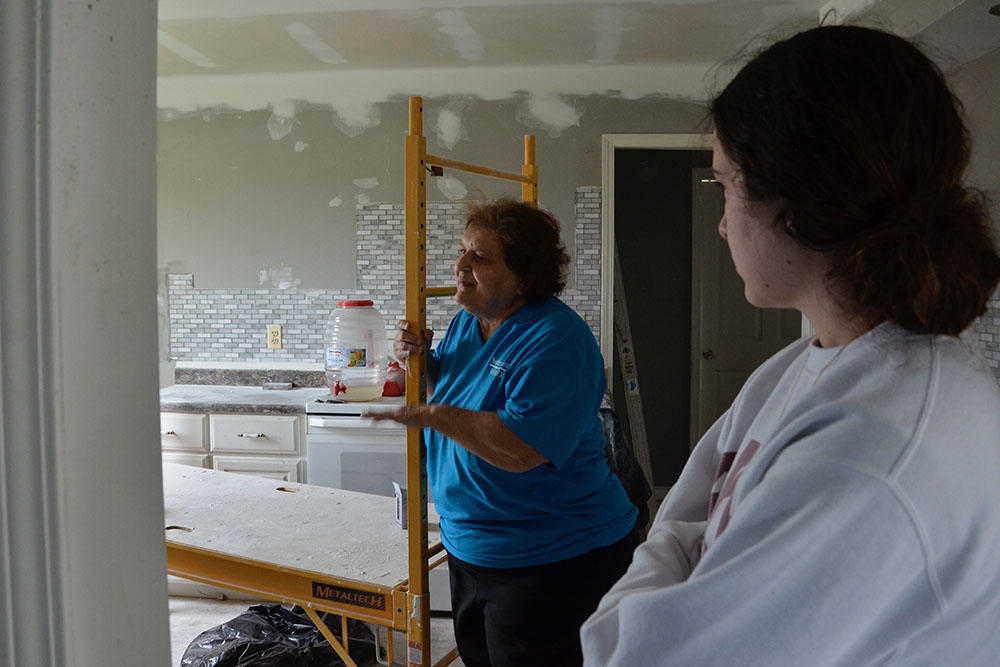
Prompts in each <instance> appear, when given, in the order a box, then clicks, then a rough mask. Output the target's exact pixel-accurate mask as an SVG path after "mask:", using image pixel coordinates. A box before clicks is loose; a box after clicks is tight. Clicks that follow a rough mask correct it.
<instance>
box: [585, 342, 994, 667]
mask: <svg viewBox="0 0 1000 667" xmlns="http://www.w3.org/2000/svg"><path fill="white" fill-rule="evenodd" d="M813 343H814V341H811V340H805V339H803V340H800V341H797V342H795V343H793V344H792V345H790V346H789V347H787V348H786V349H784V350H783V351H781V352H779V353H778V354H777V355H775V356H774V357H772V358H771V359H770V360H768V361H767V362H766V363H765V364H764V365H763V366H761V367H760V368H759V369H758V370H757V371H755V372H754V374H753V375H752V376H751V377H750V379H749V380H748V381H747V383H746V385H745V386H744V387H743V389H742V390H741V391H740V394H739V395H738V396H737V398H736V400H735V401H734V402H733V405H732V406H731V407H730V409H729V410H728V411H727V412H726V413H725V414H724V415H723V416H722V417H721V418H720V419H719V421H718V422H716V424H715V425H714V426H713V427H712V428H711V429H709V431H708V432H707V433H706V434H705V436H704V437H703V438H702V439H701V441H700V442H699V443H698V445H697V446H696V448H695V449H694V451H693V452H692V455H691V458H690V460H689V461H688V464H687V466H686V467H685V469H684V471H683V473H682V474H681V476H680V478H679V479H678V482H677V484H676V485H675V486H674V487H673V488H672V489H671V491H670V493H669V494H668V495H667V498H666V499H665V501H664V503H663V505H662V506H661V508H660V510H659V512H658V513H657V515H656V518H655V520H654V523H653V525H652V527H651V528H650V533H649V537H648V538H647V540H646V542H645V543H644V544H642V545H641V546H640V547H639V548H638V549H637V551H636V553H635V557H634V559H633V562H632V565H631V567H630V568H629V570H628V572H627V573H626V574H625V576H624V577H622V579H621V580H620V581H619V582H618V583H617V584H616V585H615V586H614V587H613V588H612V589H611V590H610V591H609V592H608V594H607V595H605V597H604V599H603V600H602V601H601V603H600V605H599V606H598V608H597V611H596V612H594V614H593V615H592V616H591V617H590V618H589V619H588V620H587V622H586V623H585V624H584V625H583V628H582V629H581V639H582V643H583V651H584V656H585V663H586V664H587V665H591V666H593V667H616V666H622V667H626V666H627V667H642V666H644V665H657V666H661V665H662V666H668V665H682V666H684V667H692V666H701V665H768V666H773V665H778V666H780V665H790V666H791V665H794V666H799V665H802V666H808V667H822V666H824V665H845V666H847V665H849V666H851V667H864V666H866V665H894V666H897V665H898V666H903V665H905V666H911V665H927V666H950V665H962V666H963V667H970V666H980V665H981V666H983V667H986V666H990V667H995V666H996V665H1000V389H998V386H997V381H996V379H995V378H994V377H993V376H992V374H991V373H990V372H989V371H988V369H986V368H985V363H984V362H983V361H982V359H981V358H980V357H978V355H976V354H975V353H973V352H971V351H970V350H968V349H967V348H966V346H965V345H964V344H963V343H962V341H960V340H958V339H956V338H949V337H933V336H922V335H915V334H909V333H907V332H904V331H902V330H901V329H899V328H898V327H895V326H893V325H889V324H883V325H881V326H880V327H877V328H876V329H875V330H873V331H871V332H869V333H867V334H865V335H864V336H862V337H860V338H858V339H856V340H854V341H853V342H851V343H849V344H848V345H846V346H844V347H843V348H838V349H833V350H829V349H823V348H819V347H818V346H816V345H815V344H813Z"/></svg>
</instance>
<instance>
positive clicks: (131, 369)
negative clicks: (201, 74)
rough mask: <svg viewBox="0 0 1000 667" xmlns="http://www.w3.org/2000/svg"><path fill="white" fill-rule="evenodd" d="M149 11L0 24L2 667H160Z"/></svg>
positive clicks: (21, 11)
mask: <svg viewBox="0 0 1000 667" xmlns="http://www.w3.org/2000/svg"><path fill="white" fill-rule="evenodd" d="M155 45H156V3H155V0H141V1H140V0H102V1H100V2H98V1H97V0H94V1H93V2H92V3H83V2H74V1H72V0H37V1H34V2H27V1H25V2H18V1H7V0H5V1H4V2H3V3H2V4H0V49H3V51H2V56H0V80H2V81H3V85H2V86H0V123H2V132H3V135H2V136H3V137H4V147H3V149H2V151H0V252H2V259H3V261H2V263H0V296H2V300H0V343H2V344H0V389H2V397H3V398H2V401H3V403H2V411H0V495H2V502H0V598H2V600H3V602H2V607H0V664H2V665H12V666H13V665H16V666H18V667H21V666H25V667H35V666H43V665H44V666H46V667H47V666H49V665H81V666H85V667H92V666H94V665H114V666H118V665H144V666H145V665H164V666H165V665H167V664H168V662H169V656H170V647H169V629H168V628H169V625H168V619H167V592H166V572H165V567H166V562H165V553H164V544H163V504H162V490H161V478H160V458H159V438H158V437H157V430H158V427H157V424H158V410H159V401H158V395H157V384H158V383H157V382H156V378H157V374H158V369H157V348H156V322H157V320H156V225H155V95H156V89H155V74H156V52H155Z"/></svg>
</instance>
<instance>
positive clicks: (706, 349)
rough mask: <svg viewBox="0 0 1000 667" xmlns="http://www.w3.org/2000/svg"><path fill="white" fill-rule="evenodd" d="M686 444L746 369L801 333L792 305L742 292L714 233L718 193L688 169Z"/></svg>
mask: <svg viewBox="0 0 1000 667" xmlns="http://www.w3.org/2000/svg"><path fill="white" fill-rule="evenodd" d="M691 188H692V197H693V205H694V208H693V212H694V225H695V230H694V234H693V237H692V238H693V245H694V248H693V257H694V262H693V264H692V269H693V271H694V276H693V278H694V280H693V282H692V290H693V294H692V309H693V313H692V327H693V329H694V331H692V338H691V340H692V341H693V342H695V343H696V344H695V345H693V346H692V348H693V349H692V358H691V368H692V385H694V386H693V387H692V399H693V400H692V419H691V423H692V429H691V445H692V447H693V446H694V444H695V443H697V441H698V439H699V438H701V436H702V434H703V433H704V432H705V431H706V430H708V428H709V427H710V426H711V425H712V424H713V423H714V422H715V420H716V419H718V417H719V415H721V414H722V413H723V412H725V410H726V409H727V408H728V407H729V405H730V404H731V403H732V402H733V399H734V398H735V397H736V394H737V393H738V392H739V390H740V388H741V387H742V386H743V384H744V382H746V380H747V378H748V377H749V376H750V373H751V372H753V370H754V369H755V368H757V366H759V365H760V364H761V363H763V362H764V361H765V360H767V358H768V357H770V356H771V355H773V354H774V353H775V352H777V351H778V350H780V349H781V348H783V347H784V346H785V345H787V344H789V343H790V342H792V341H794V340H795V339H796V338H798V337H799V335H800V333H801V328H802V325H801V316H800V314H799V313H798V311H795V310H778V309H760V308H755V307H753V306H751V305H750V304H749V303H748V302H747V300H746V299H745V298H744V297H743V281H742V280H741V279H740V277H739V275H738V274H737V273H736V269H735V267H734V266H733V262H732V259H731V258H730V255H729V248H728V246H727V245H726V241H725V240H724V239H723V238H722V237H721V236H719V231H718V224H719V220H720V219H721V218H722V211H723V199H722V192H721V191H720V190H719V188H718V187H717V186H716V185H715V182H714V179H713V177H712V170H711V169H707V168H702V169H692V185H691Z"/></svg>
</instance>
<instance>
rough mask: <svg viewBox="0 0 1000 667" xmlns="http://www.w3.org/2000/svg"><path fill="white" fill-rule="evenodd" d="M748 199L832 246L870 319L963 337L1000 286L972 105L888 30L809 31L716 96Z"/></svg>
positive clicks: (843, 280)
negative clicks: (969, 116) (974, 155)
mask: <svg viewBox="0 0 1000 667" xmlns="http://www.w3.org/2000/svg"><path fill="white" fill-rule="evenodd" d="M711 116H712V120H713V121H714V125H715V132H716V137H717V138H718V141H719V143H720V144H721V145H722V147H723V149H724V150H725V152H726V155H727V156H728V157H729V158H730V159H731V160H732V161H733V162H734V163H735V164H736V165H737V167H738V168H739V169H740V170H741V171H742V173H743V176H744V179H745V183H746V189H747V193H748V196H749V197H750V198H751V200H754V201H758V202H782V203H783V209H782V210H781V212H780V213H779V216H778V219H777V220H776V221H775V223H776V224H780V225H781V226H782V227H784V228H786V229H787V230H788V233H789V234H791V235H792V236H793V237H794V238H796V239H797V240H798V241H799V242H800V243H802V244H803V245H805V246H807V247H809V248H812V249H814V250H819V251H823V252H826V253H829V256H830V258H831V267H832V268H831V271H830V273H829V275H828V277H827V279H828V280H829V281H831V283H832V285H834V286H836V287H837V289H838V292H839V293H841V294H844V295H845V296H846V297H847V298H848V299H849V300H850V303H849V306H850V307H851V308H852V309H854V310H855V311H856V312H857V314H858V315H860V316H861V317H862V318H864V319H865V321H867V322H868V324H869V325H871V326H874V325H876V324H878V323H880V322H883V321H886V320H889V321H892V322H895V323H896V324H898V325H900V326H902V327H904V328H906V329H909V330H911V331H917V332H926V333H937V334H951V335H954V334H957V333H959V332H961V331H962V330H963V329H965V328H966V327H967V326H968V325H969V324H970V323H971V322H972V321H973V320H974V319H975V318H976V317H978V316H979V315H981V314H982V313H983V312H984V310H985V308H986V302H987V300H988V298H989V297H990V295H991V294H992V292H993V289H994V288H995V286H996V285H997V282H998V280H1000V257H998V256H997V251H996V246H995V241H994V239H993V237H992V234H991V232H990V228H989V225H988V216H987V207H986V201H985V196H984V195H983V194H982V193H981V192H979V191H977V190H974V189H972V188H968V187H965V186H964V185H963V183H962V178H963V176H964V173H965V169H966V167H967V165H968V162H969V153H970V140H969V135H968V131H967V129H966V126H965V123H964V121H963V119H962V108H961V104H960V102H959V101H958V100H957V99H956V98H955V96H954V95H953V94H952V92H951V90H950V89H949V88H948V85H947V83H946V82H945V79H944V76H943V75H942V74H941V72H940V70H939V69H938V68H937V66H936V65H934V63H933V62H931V61H930V59H929V58H927V56H925V55H924V54H923V53H922V52H921V51H920V50H919V49H918V48H917V47H915V46H914V45H912V44H911V43H910V42H908V41H906V40H905V39H902V38H900V37H897V36H895V35H891V34H889V33H886V32H882V31H879V30H873V29H869V28H862V27H857V26H829V27H820V28H814V29H812V30H807V31H805V32H802V33H799V34H797V35H795V36H794V37H791V38H790V39H787V40H784V41H781V42H778V43H776V44H773V45H772V46H770V47H768V48H767V49H765V50H764V51H762V52H761V53H760V54H758V55H757V56H756V57H755V58H754V59H753V60H751V61H750V62H749V63H748V64H747V65H746V66H745V67H744V68H743V69H742V70H741V71H740V72H739V73H738V74H737V75H736V77H735V78H734V79H733V80H732V82H731V83H729V85H727V86H726V88H725V89H724V90H723V91H722V93H721V94H719V96H718V97H716V98H715V99H714V100H713V101H712V103H711Z"/></svg>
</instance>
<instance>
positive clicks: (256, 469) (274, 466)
mask: <svg viewBox="0 0 1000 667" xmlns="http://www.w3.org/2000/svg"><path fill="white" fill-rule="evenodd" d="M212 467H213V468H215V469H216V470H223V471H225V472H235V473H239V474H241V475H253V476H254V477H270V478H271V479H278V480H282V481H284V482H301V481H302V480H303V475H302V459H287V458H276V457H273V456H225V455H216V456H214V457H212Z"/></svg>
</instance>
